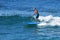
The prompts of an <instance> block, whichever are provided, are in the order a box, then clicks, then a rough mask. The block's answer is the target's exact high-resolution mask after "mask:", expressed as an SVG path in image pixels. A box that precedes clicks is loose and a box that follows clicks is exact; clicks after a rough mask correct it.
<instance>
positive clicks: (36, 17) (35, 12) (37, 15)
mask: <svg viewBox="0 0 60 40" xmlns="http://www.w3.org/2000/svg"><path fill="white" fill-rule="evenodd" d="M33 15H34V18H35V21H38V18H39V13H38V10H37V9H36V8H34V14H33Z"/></svg>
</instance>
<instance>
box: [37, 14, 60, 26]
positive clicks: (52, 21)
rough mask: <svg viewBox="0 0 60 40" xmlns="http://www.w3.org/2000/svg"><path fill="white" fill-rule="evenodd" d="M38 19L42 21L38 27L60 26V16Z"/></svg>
mask: <svg viewBox="0 0 60 40" xmlns="http://www.w3.org/2000/svg"><path fill="white" fill-rule="evenodd" d="M38 19H39V20H40V21H41V22H40V23H39V24H37V25H38V26H60V17H58V16H57V17H54V16H52V15H48V16H39V18H38Z"/></svg>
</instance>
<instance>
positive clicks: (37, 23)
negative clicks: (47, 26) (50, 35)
mask: <svg viewBox="0 0 60 40" xmlns="http://www.w3.org/2000/svg"><path fill="white" fill-rule="evenodd" d="M39 23H40V22H27V24H39Z"/></svg>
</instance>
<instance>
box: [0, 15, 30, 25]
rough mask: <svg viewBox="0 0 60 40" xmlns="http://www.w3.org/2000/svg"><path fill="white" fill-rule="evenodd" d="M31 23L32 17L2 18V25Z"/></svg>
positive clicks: (0, 17) (0, 22) (0, 18)
mask: <svg viewBox="0 0 60 40" xmlns="http://www.w3.org/2000/svg"><path fill="white" fill-rule="evenodd" d="M28 21H31V16H30V17H21V16H18V15H14V16H0V25H1V24H2V25H3V24H4V25H12V24H16V23H21V24H22V23H23V22H28Z"/></svg>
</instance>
